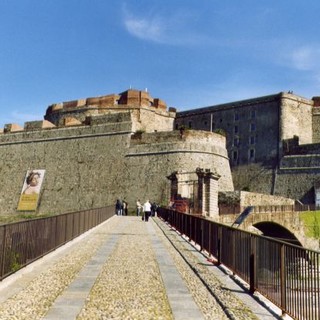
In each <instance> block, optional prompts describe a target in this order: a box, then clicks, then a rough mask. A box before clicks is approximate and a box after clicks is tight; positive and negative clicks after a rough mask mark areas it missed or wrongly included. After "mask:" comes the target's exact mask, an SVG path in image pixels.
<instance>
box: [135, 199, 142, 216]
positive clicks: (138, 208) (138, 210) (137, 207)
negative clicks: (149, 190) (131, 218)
mask: <svg viewBox="0 0 320 320" xmlns="http://www.w3.org/2000/svg"><path fill="white" fill-rule="evenodd" d="M141 211H142V204H141V202H140V199H138V200H137V203H136V213H137V217H139V216H140V213H141Z"/></svg>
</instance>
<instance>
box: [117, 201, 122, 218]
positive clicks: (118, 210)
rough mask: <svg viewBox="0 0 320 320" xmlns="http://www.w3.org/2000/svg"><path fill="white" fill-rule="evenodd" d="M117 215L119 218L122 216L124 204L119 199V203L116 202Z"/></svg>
mask: <svg viewBox="0 0 320 320" xmlns="http://www.w3.org/2000/svg"><path fill="white" fill-rule="evenodd" d="M116 214H117V215H118V216H121V215H122V203H121V201H120V200H119V199H117V201H116Z"/></svg>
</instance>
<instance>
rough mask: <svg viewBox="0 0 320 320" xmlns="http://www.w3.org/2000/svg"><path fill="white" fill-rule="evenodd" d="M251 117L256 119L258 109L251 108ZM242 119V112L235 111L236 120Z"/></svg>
mask: <svg viewBox="0 0 320 320" xmlns="http://www.w3.org/2000/svg"><path fill="white" fill-rule="evenodd" d="M249 117H250V119H255V118H256V110H251V111H250V116H249ZM239 120H240V113H239V112H235V114H234V121H239Z"/></svg>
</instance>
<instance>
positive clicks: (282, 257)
mask: <svg viewBox="0 0 320 320" xmlns="http://www.w3.org/2000/svg"><path fill="white" fill-rule="evenodd" d="M280 292H281V309H282V310H286V309H287V303H286V300H287V295H286V293H287V291H286V257H285V245H284V244H282V245H281V248H280ZM282 312H283V311H282ZM283 313H284V312H283Z"/></svg>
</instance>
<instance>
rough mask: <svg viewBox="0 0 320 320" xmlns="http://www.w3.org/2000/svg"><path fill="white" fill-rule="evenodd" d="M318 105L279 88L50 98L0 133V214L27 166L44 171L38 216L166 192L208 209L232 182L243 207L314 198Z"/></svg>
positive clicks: (159, 198)
mask: <svg viewBox="0 0 320 320" xmlns="http://www.w3.org/2000/svg"><path fill="white" fill-rule="evenodd" d="M319 106H320V99H318V98H313V99H312V100H307V99H304V98H301V97H298V96H296V95H294V94H292V93H280V94H276V95H271V96H266V97H261V98H256V99H251V100H244V101H238V102H233V103H228V104H224V105H218V106H211V107H206V108H200V109H195V110H189V111H184V112H177V111H176V109H174V108H167V106H166V104H165V102H164V101H162V100H160V99H154V98H152V97H151V96H150V94H149V93H148V92H146V91H139V90H132V89H130V90H127V91H124V92H122V93H120V94H110V95H106V96H101V97H94V98H87V99H80V100H74V101H69V102H63V103H58V104H53V105H51V106H49V107H48V108H47V111H46V114H45V116H44V120H40V121H31V122H26V123H25V124H24V127H20V126H19V125H17V124H7V125H5V127H4V129H3V132H2V133H1V134H0V155H1V159H2V165H1V166H0V170H1V173H2V174H1V176H0V181H1V182H2V185H3V186H4V187H3V188H1V189H0V202H1V212H0V214H1V215H10V214H15V213H16V212H17V205H18V201H19V196H20V194H21V189H22V185H23V182H24V178H25V175H26V172H27V170H45V177H44V180H43V185H42V188H41V192H40V198H39V199H40V200H39V202H38V207H37V213H39V214H59V213H63V212H69V211H76V210H80V209H81V210H82V209H87V208H97V207H102V206H105V205H110V203H115V200H116V199H117V198H121V199H125V200H126V201H127V202H128V203H129V210H133V209H134V207H135V202H136V200H137V199H140V200H141V202H144V201H145V200H146V199H150V200H151V201H156V202H157V203H160V204H168V202H169V200H170V198H171V197H172V196H175V197H179V196H182V197H185V198H188V199H190V202H191V203H192V205H193V206H194V210H195V211H202V212H204V213H208V212H209V213H212V212H213V213H214V214H216V213H217V212H216V210H217V202H218V197H217V195H218V191H219V192H226V193H227V192H234V189H236V190H246V191H250V192H243V193H242V194H243V195H244V197H247V200H246V201H247V203H244V205H246V204H249V203H250V204H256V205H257V204H267V203H272V204H293V200H292V199H298V200H300V201H304V202H305V203H314V202H315V194H316V192H315V190H317V185H318V179H319V178H320V176H319V174H320V163H319V155H320V144H318V141H319V140H320V130H319V129H317V128H318V127H319V122H320V112H318V108H319ZM319 110H320V108H319ZM319 180H320V179H319ZM234 185H235V188H234ZM252 192H256V193H255V194H254V193H252ZM289 198H292V199H289ZM248 199H249V200H248ZM252 202H254V203H252Z"/></svg>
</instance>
